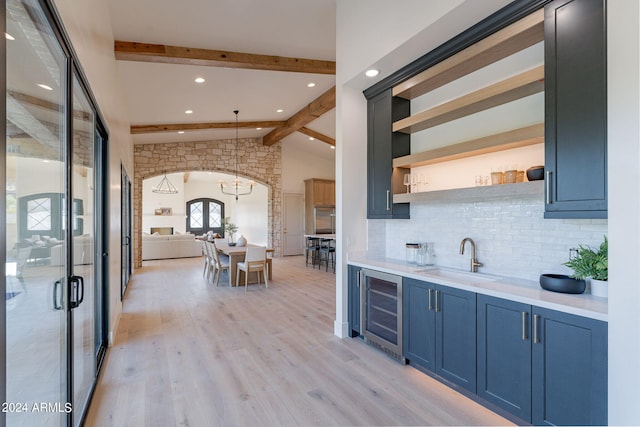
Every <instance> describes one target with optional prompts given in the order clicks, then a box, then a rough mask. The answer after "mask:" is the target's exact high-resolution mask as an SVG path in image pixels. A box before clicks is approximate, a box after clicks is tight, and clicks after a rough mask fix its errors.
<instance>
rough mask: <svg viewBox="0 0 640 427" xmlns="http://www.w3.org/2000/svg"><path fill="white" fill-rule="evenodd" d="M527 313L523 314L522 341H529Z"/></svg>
mask: <svg viewBox="0 0 640 427" xmlns="http://www.w3.org/2000/svg"><path fill="white" fill-rule="evenodd" d="M527 314H528V313H527V312H526V311H523V312H522V341H526V340H527V338H528V337H527Z"/></svg>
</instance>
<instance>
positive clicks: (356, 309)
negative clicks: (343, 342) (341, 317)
mask: <svg viewBox="0 0 640 427" xmlns="http://www.w3.org/2000/svg"><path fill="white" fill-rule="evenodd" d="M348 297H349V306H348V310H349V314H348V318H349V335H350V336H351V337H357V336H358V335H360V267H356V266H354V265H350V266H349V290H348Z"/></svg>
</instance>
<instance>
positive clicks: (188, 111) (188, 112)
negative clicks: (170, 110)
mask: <svg viewBox="0 0 640 427" xmlns="http://www.w3.org/2000/svg"><path fill="white" fill-rule="evenodd" d="M184 113H185V114H193V110H187V111H185V112H184Z"/></svg>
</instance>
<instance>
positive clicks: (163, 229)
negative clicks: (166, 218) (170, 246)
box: [151, 227, 173, 236]
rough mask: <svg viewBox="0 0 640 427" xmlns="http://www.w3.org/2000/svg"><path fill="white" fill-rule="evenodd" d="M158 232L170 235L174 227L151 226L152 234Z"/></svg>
mask: <svg viewBox="0 0 640 427" xmlns="http://www.w3.org/2000/svg"><path fill="white" fill-rule="evenodd" d="M155 233H158V234H160V235H161V236H169V235H171V234H173V227H151V234H155Z"/></svg>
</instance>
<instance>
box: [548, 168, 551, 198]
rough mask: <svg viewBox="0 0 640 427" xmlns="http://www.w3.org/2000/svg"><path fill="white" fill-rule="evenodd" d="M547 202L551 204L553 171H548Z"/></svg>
mask: <svg viewBox="0 0 640 427" xmlns="http://www.w3.org/2000/svg"><path fill="white" fill-rule="evenodd" d="M547 204H548V205H550V204H551V171H547Z"/></svg>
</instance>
